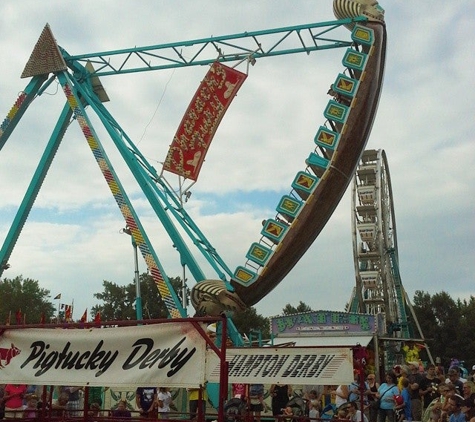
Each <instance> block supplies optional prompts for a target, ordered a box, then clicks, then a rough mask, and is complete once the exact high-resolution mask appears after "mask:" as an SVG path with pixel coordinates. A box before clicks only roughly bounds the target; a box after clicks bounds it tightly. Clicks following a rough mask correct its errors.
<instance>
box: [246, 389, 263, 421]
mask: <svg viewBox="0 0 475 422" xmlns="http://www.w3.org/2000/svg"><path fill="white" fill-rule="evenodd" d="M249 411H250V413H251V415H252V416H253V417H254V418H255V421H256V422H260V421H261V413H262V412H263V411H264V384H251V385H250V386H249Z"/></svg>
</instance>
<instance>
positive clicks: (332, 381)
mask: <svg viewBox="0 0 475 422" xmlns="http://www.w3.org/2000/svg"><path fill="white" fill-rule="evenodd" d="M207 353H208V356H207V359H208V361H209V365H208V373H207V376H206V378H207V380H208V381H211V382H219V359H218V358H217V357H216V355H214V356H213V354H212V353H210V351H208V352H207ZM226 360H227V362H228V365H229V368H228V375H229V382H230V383H247V384H256V383H260V384H275V383H283V384H290V385H339V384H349V383H351V382H352V381H353V379H354V376H353V352H352V350H351V349H349V348H345V347H338V348H337V347H332V348H323V347H322V348H311V347H305V348H299V347H277V348H271V347H269V348H259V349H257V348H239V349H238V348H236V349H228V350H227V351H226Z"/></svg>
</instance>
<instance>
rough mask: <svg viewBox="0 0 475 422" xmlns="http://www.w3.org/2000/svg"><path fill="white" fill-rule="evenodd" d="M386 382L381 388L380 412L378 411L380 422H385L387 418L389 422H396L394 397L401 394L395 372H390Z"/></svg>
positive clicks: (379, 392) (379, 391)
mask: <svg viewBox="0 0 475 422" xmlns="http://www.w3.org/2000/svg"><path fill="white" fill-rule="evenodd" d="M385 380H386V382H383V383H382V384H381V385H380V386H379V390H378V394H379V397H378V398H379V400H380V405H379V411H378V421H379V422H385V421H386V418H387V419H388V421H389V422H395V413H394V407H395V402H394V396H397V395H398V394H399V389H398V388H397V384H396V383H397V378H396V375H395V374H394V372H388V373H387V374H386V376H385Z"/></svg>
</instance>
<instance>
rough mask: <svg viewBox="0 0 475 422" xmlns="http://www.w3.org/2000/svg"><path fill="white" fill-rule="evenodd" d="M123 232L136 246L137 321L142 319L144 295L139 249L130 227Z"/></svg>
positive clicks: (134, 246) (133, 245)
mask: <svg viewBox="0 0 475 422" xmlns="http://www.w3.org/2000/svg"><path fill="white" fill-rule="evenodd" d="M121 232H122V233H125V234H128V235H129V236H130V238H131V239H132V247H133V248H134V268H135V272H134V276H135V312H136V316H137V321H139V320H142V319H143V317H142V296H141V294H140V279H139V256H138V251H137V243H135V239H134V237H133V236H132V232H131V231H130V229H129V228H128V227H125V229H122V230H121Z"/></svg>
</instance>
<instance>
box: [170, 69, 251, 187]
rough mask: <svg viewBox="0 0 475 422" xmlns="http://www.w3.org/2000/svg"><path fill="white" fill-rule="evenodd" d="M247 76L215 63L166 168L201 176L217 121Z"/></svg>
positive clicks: (188, 176)
mask: <svg viewBox="0 0 475 422" xmlns="http://www.w3.org/2000/svg"><path fill="white" fill-rule="evenodd" d="M246 78H247V75H246V74H245V73H241V72H239V71H237V70H235V69H232V68H230V67H227V66H224V65H222V64H221V63H219V62H215V63H213V65H212V66H211V68H210V70H209V71H208V73H207V74H206V76H205V78H204V79H203V81H202V82H201V84H200V86H199V88H198V90H197V91H196V94H195V96H194V97H193V100H192V101H191V103H190V105H189V106H188V109H187V110H186V113H185V115H184V116H183V119H182V121H181V123H180V126H179V127H178V130H177V132H176V134H175V137H174V138H173V142H172V144H171V145H170V149H169V150H168V154H167V158H166V159H165V163H164V164H163V169H164V170H168V171H170V172H172V173H175V174H178V175H180V176H183V177H185V178H186V179H192V180H195V181H196V180H197V179H198V174H199V172H200V169H201V166H202V164H203V161H204V159H205V156H206V153H207V151H208V147H209V145H210V144H211V141H212V140H213V136H214V134H215V132H216V130H217V128H218V125H219V123H220V122H221V119H222V118H223V116H224V113H225V112H226V110H227V109H228V107H229V105H230V104H231V101H232V100H233V98H234V97H235V96H236V94H237V92H238V90H239V88H240V87H241V85H242V84H243V82H244V81H245V79H246Z"/></svg>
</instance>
